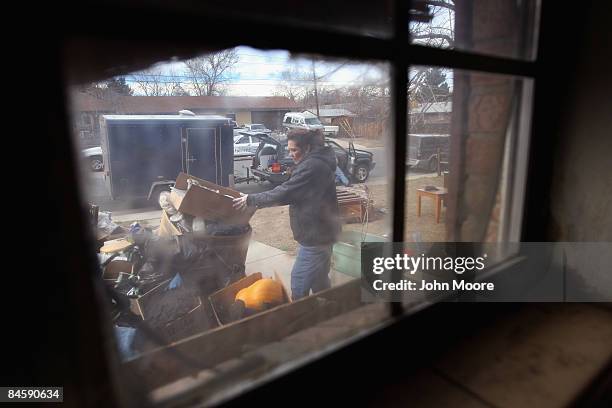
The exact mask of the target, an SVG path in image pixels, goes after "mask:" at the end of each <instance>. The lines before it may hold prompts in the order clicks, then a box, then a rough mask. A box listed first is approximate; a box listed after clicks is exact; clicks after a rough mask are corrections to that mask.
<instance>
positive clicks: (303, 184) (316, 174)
mask: <svg viewBox="0 0 612 408" xmlns="http://www.w3.org/2000/svg"><path fill="white" fill-rule="evenodd" d="M335 170H336V155H335V154H334V151H333V149H332V148H331V147H316V148H314V149H313V150H312V151H311V152H309V153H308V154H307V155H306V156H305V157H304V159H303V160H302V161H301V162H299V163H298V165H297V166H296V167H295V168H294V170H293V173H292V174H291V177H290V178H289V180H287V181H286V182H284V183H283V184H281V185H280V186H277V187H276V188H274V189H273V190H270V191H266V192H263V193H258V194H249V196H248V198H247V204H248V205H250V206H256V207H258V208H263V207H271V206H275V205H287V204H289V221H290V223H291V230H292V231H293V238H294V239H295V240H296V241H297V242H299V243H300V244H301V245H304V246H316V245H329V244H333V243H334V242H336V239H337V237H338V234H339V233H340V230H341V229H342V227H341V225H340V217H339V211H338V200H337V198H336V183H335Z"/></svg>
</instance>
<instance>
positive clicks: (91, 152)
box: [82, 146, 104, 171]
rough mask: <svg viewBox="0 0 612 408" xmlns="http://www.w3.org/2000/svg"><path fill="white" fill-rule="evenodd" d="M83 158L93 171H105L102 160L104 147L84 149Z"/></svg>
mask: <svg viewBox="0 0 612 408" xmlns="http://www.w3.org/2000/svg"><path fill="white" fill-rule="evenodd" d="M82 154H83V157H84V158H85V162H86V164H87V166H89V168H90V169H91V170H92V171H102V170H104V160H103V159H102V147H100V146H96V147H90V148H89V149H84V150H83V151H82Z"/></svg>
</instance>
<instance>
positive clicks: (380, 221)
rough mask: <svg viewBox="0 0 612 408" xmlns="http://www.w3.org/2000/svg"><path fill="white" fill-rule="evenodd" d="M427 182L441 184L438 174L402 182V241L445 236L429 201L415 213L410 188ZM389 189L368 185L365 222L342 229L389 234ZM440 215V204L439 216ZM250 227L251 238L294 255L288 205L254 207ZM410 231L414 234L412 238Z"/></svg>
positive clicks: (441, 224)
mask: <svg viewBox="0 0 612 408" xmlns="http://www.w3.org/2000/svg"><path fill="white" fill-rule="evenodd" d="M427 185H434V186H442V177H424V178H420V179H417V180H410V182H406V188H407V190H406V192H407V194H406V200H407V204H406V205H407V208H406V209H407V211H406V217H405V220H406V234H407V239H406V241H413V240H415V239H418V240H419V241H422V242H436V241H444V239H445V234H446V232H445V226H444V222H443V221H442V220H441V221H440V223H439V224H436V220H435V215H434V214H435V208H434V202H433V200H430V199H427V198H424V199H422V206H421V217H417V215H416V194H415V193H414V191H415V190H416V189H417V188H422V187H424V186H427ZM391 188H392V186H387V185H372V186H368V189H369V191H370V193H371V198H372V200H374V209H373V211H372V214H368V222H367V224H360V223H354V224H345V225H344V226H343V229H345V230H352V231H363V232H367V233H368V234H374V235H379V236H385V235H386V236H387V237H390V236H391V223H392V220H391V216H390V214H391V208H390V205H389V197H388V193H390V189H391ZM444 215H445V210H444V207H443V208H442V215H441V218H442V219H443V218H444ZM251 226H252V227H253V239H255V240H257V241H259V242H262V243H264V244H267V245H270V246H273V247H275V248H278V249H280V250H282V251H287V252H288V253H290V254H292V255H295V253H296V248H297V243H296V242H295V241H294V240H293V235H292V233H291V228H290V227H289V207H288V206H283V207H272V208H264V209H261V210H258V211H257V212H256V213H255V215H254V216H253V218H252V219H251ZM414 233H417V236H416V237H415V235H414Z"/></svg>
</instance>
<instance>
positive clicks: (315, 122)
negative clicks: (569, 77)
mask: <svg viewBox="0 0 612 408" xmlns="http://www.w3.org/2000/svg"><path fill="white" fill-rule="evenodd" d="M283 127H285V128H286V129H287V130H289V129H295V128H297V129H308V130H314V129H322V130H323V134H324V135H325V136H331V137H336V136H337V135H338V132H339V130H340V128H339V127H338V126H328V125H323V124H322V123H321V121H320V120H319V118H318V117H317V115H315V114H313V113H312V112H310V111H304V112H287V113H285V116H284V118H283Z"/></svg>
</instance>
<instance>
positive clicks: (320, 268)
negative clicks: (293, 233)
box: [291, 244, 333, 300]
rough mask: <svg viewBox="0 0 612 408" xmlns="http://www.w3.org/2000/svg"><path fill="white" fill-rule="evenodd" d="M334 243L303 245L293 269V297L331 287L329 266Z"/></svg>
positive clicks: (294, 298)
mask: <svg viewBox="0 0 612 408" xmlns="http://www.w3.org/2000/svg"><path fill="white" fill-rule="evenodd" d="M332 248H333V245H321V246H309V247H307V246H302V245H300V244H298V253H297V257H296V258H295V264H293V269H292V270H291V299H292V300H298V299H300V298H303V297H305V296H308V295H309V294H310V290H311V289H312V292H313V293H315V292H319V291H321V290H323V289H327V288H330V287H331V282H330V280H329V268H330V266H331V256H332Z"/></svg>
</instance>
